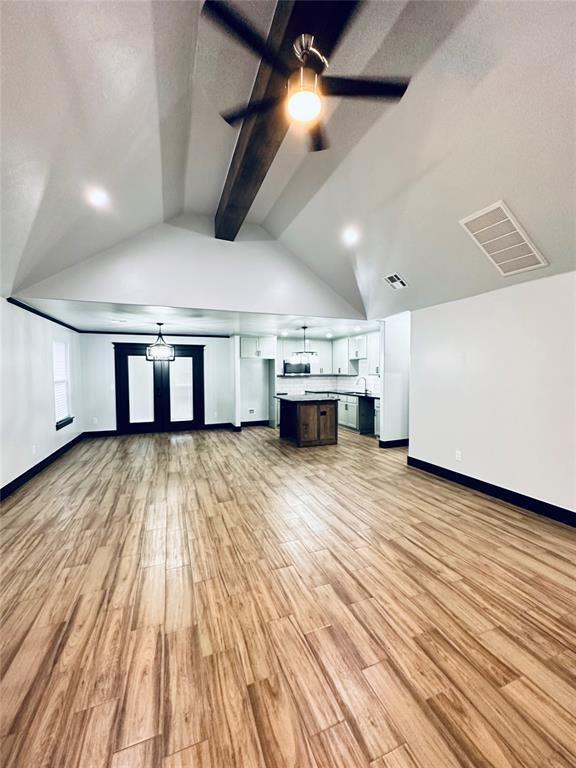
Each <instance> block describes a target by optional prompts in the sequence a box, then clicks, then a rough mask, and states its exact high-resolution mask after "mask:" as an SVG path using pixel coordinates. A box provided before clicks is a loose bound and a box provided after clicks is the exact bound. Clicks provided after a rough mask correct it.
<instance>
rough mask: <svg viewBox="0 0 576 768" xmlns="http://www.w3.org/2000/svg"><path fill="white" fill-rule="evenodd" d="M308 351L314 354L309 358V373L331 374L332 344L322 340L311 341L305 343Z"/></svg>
mask: <svg viewBox="0 0 576 768" xmlns="http://www.w3.org/2000/svg"><path fill="white" fill-rule="evenodd" d="M307 346H308V349H309V350H311V351H313V352H316V353H317V354H316V355H313V356H312V357H311V358H310V373H312V374H326V373H332V342H331V341H324V340H323V339H311V340H310V341H308V342H307Z"/></svg>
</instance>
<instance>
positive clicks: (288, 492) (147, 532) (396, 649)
mask: <svg viewBox="0 0 576 768" xmlns="http://www.w3.org/2000/svg"><path fill="white" fill-rule="evenodd" d="M405 461H406V452H405V451H404V450H403V449H394V450H387V451H384V450H379V449H378V448H377V447H376V443H375V441H374V440H373V439H370V438H366V437H359V436H357V435H355V434H352V433H350V432H346V431H344V430H342V432H341V435H340V443H339V445H337V446H329V447H322V448H310V449H300V450H298V449H296V448H294V447H292V446H291V445H286V444H281V443H280V442H279V440H278V438H277V436H276V433H275V431H274V430H271V429H268V428H253V429H246V430H244V431H243V432H242V433H240V434H236V433H232V432H226V431H214V432H199V433H195V434H193V435H190V434H174V435H154V436H134V437H125V438H107V439H93V440H90V441H86V442H84V443H81V444H80V445H78V446H77V447H76V448H74V449H73V450H72V451H71V452H69V453H68V454H67V455H66V456H65V457H63V458H62V459H61V460H60V461H58V462H57V463H55V464H54V465H52V466H51V467H50V468H49V469H48V470H46V471H45V472H44V473H42V474H41V475H39V476H38V477H36V478H35V479H34V480H33V481H32V482H30V483H29V484H28V485H27V486H26V487H24V488H23V489H21V490H20V491H19V492H18V493H17V494H15V495H14V496H12V497H11V498H10V499H8V500H7V501H6V503H5V504H4V506H3V514H2V519H3V534H2V541H1V551H2V566H3V580H2V592H1V595H2V602H1V608H2V616H3V625H2V626H3V628H2V636H1V646H2V647H1V650H2V660H1V668H0V672H1V674H2V682H1V688H0V727H1V733H0V737H1V741H2V751H3V757H2V761H0V762H1V764H2V765H3V766H5V767H6V768H7V767H8V766H20V767H22V768H40V767H41V766H54V767H55V768H104V767H105V766H111V767H112V768H289V766H292V767H293V768H368V766H371V768H457V767H458V766H465V767H466V768H490V767H493V768H570V766H572V768H574V766H576V719H575V712H576V694H575V676H576V611H575V605H576V581H575V568H574V562H575V554H576V535H575V531H574V529H570V528H568V527H565V526H562V525H561V524H557V523H554V522H551V521H548V520H545V519H542V518H538V517H537V516H535V515H532V514H529V513H525V512H523V511H521V510H518V509H516V508H514V507H511V506H507V505H505V504H501V503H499V502H496V501H494V500H491V499H489V498H487V497H483V496H480V495H478V494H475V493H472V492H469V491H467V490H465V489H463V488H460V487H457V486H453V485H450V484H448V483H445V482H443V481H441V480H437V479H435V478H432V477H430V476H427V475H425V474H422V473H419V472H418V471H415V470H409V469H408V468H407V467H406V464H405Z"/></svg>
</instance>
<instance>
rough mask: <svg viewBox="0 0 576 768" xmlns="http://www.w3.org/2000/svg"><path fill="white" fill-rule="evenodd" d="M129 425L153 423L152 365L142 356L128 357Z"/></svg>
mask: <svg viewBox="0 0 576 768" xmlns="http://www.w3.org/2000/svg"><path fill="white" fill-rule="evenodd" d="M128 402H129V409H130V410H129V414H130V423H131V424H136V423H142V422H149V421H154V364H153V363H150V362H148V360H146V358H145V357H144V355H128Z"/></svg>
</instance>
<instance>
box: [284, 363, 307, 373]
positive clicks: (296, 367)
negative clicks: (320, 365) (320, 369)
mask: <svg viewBox="0 0 576 768" xmlns="http://www.w3.org/2000/svg"><path fill="white" fill-rule="evenodd" d="M309 373H310V363H289V362H288V361H287V360H284V376H302V375H303V374H304V375H305V374H309Z"/></svg>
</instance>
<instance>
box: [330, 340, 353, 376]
mask: <svg viewBox="0 0 576 768" xmlns="http://www.w3.org/2000/svg"><path fill="white" fill-rule="evenodd" d="M332 354H333V357H334V371H333V372H334V373H340V374H350V370H351V365H350V357H349V353H348V339H336V341H335V342H334V344H333V347H332Z"/></svg>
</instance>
